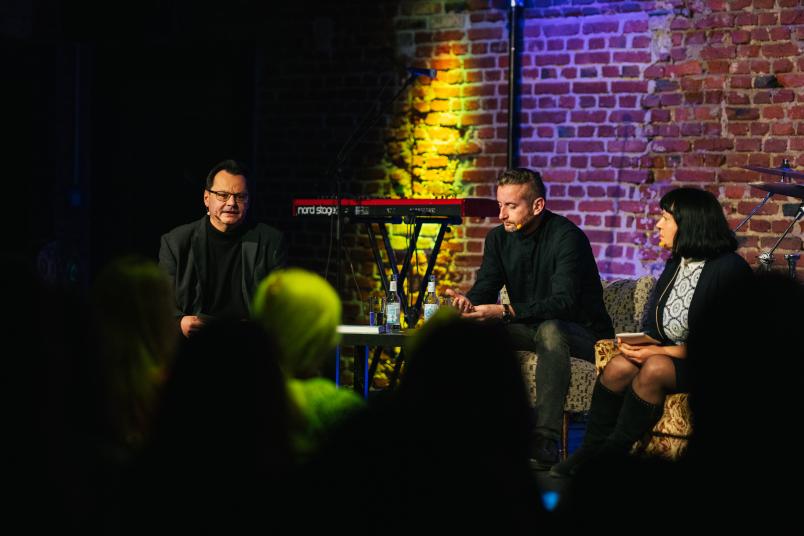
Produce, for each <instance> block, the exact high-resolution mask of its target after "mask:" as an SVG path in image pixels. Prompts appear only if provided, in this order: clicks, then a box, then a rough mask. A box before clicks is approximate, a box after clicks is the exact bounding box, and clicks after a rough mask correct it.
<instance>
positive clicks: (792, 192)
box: [751, 182, 804, 199]
mask: <svg viewBox="0 0 804 536" xmlns="http://www.w3.org/2000/svg"><path fill="white" fill-rule="evenodd" d="M751 186H752V187H754V188H758V189H760V190H765V191H766V192H771V193H774V194H780V195H789V196H790V197H798V198H799V199H804V184H792V183H789V182H752V183H751Z"/></svg>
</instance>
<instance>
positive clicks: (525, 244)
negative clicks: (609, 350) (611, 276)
mask: <svg viewBox="0 0 804 536" xmlns="http://www.w3.org/2000/svg"><path fill="white" fill-rule="evenodd" d="M503 285H505V287H506V289H507V290H508V295H509V296H510V299H511V307H513V309H514V311H515V313H516V316H515V318H514V322H517V323H523V324H529V325H536V324H539V323H541V322H543V321H545V320H565V321H569V322H575V323H577V324H580V325H582V326H584V327H586V328H587V329H589V330H590V331H591V332H592V333H593V334H594V335H595V336H596V337H597V338H599V339H604V338H611V337H613V336H614V328H613V327H612V324H611V318H609V315H608V313H607V312H606V307H605V305H604V304H603V288H602V286H601V284H600V273H599V272H598V270H597V263H596V262H595V257H594V254H593V253H592V246H591V245H590V244H589V239H588V238H586V235H585V234H584V233H583V231H581V230H580V229H579V228H578V227H577V226H576V225H575V224H574V223H572V222H571V221H570V220H568V219H567V218H565V217H563V216H559V215H558V214H554V213H552V212H550V211H549V210H545V211H544V212H543V216H542V221H541V223H540V224H539V226H538V228H537V229H536V231H534V232H533V233H531V234H525V233H523V232H520V231H517V232H513V233H509V232H506V231H505V228H504V227H503V226H502V225H500V226H499V227H495V228H494V229H492V230H491V231H489V234H488V235H486V243H485V250H484V252H483V263H482V265H481V267H480V270H479V271H478V274H477V281H476V282H475V285H474V286H473V287H472V290H470V291H469V292H468V293H467V297H468V298H469V299H470V300H471V301H472V303H476V304H484V303H497V298H498V294H499V292H500V289H501V288H502V286H503Z"/></svg>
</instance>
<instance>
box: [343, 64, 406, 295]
mask: <svg viewBox="0 0 804 536" xmlns="http://www.w3.org/2000/svg"><path fill="white" fill-rule="evenodd" d="M418 76H419V74H418V73H413V72H412V73H410V74H409V75H408V78H407V80H405V83H404V84H403V85H402V87H401V88H400V89H399V91H397V92H396V94H394V96H393V97H392V98H391V100H389V101H387V102H386V103H385V106H382V105H381V104H382V102H381V97H382V94H383V93H384V92H385V88H386V87H387V86H388V83H387V82H386V84H384V85H383V87H382V88H381V89H380V92H379V94H378V96H377V100H376V101H374V106H372V107H371V108H369V110H368V111H367V112H366V115H364V116H363V118H362V119H361V120H360V123H358V125H357V128H355V130H354V131H352V134H351V135H350V136H349V137H348V138H347V139H346V142H345V143H344V144H343V147H341V150H340V151H338V155H337V156H336V157H335V163H334V171H331V172H330V175H334V177H335V206H336V209H335V210H336V212H335V247H336V248H337V250H338V251H337V254H336V259H337V261H336V262H337V269H336V275H335V278H336V279H335V289H336V290H337V292H338V294H340V293H341V290H342V289H343V242H342V240H343V210H342V206H341V201H342V199H343V167H344V165H345V164H346V160H347V158H348V157H349V155H350V154H351V153H352V151H354V150H355V148H357V145H358V143H360V141H362V140H363V138H364V137H365V136H366V134H368V132H369V130H371V128H372V127H373V126H374V125H375V124H376V123H377V121H378V120H379V119H380V117H382V113H383V109H384V108H385V107H388V106H391V105H392V104H393V103H394V102H396V100H397V99H398V98H399V96H400V95H402V93H403V92H404V91H405V90H406V89H407V88H408V87H409V86H410V85H411V84H413V82H414V81H415V80H416V78H418ZM330 169H333V168H330ZM386 290H387V289H386Z"/></svg>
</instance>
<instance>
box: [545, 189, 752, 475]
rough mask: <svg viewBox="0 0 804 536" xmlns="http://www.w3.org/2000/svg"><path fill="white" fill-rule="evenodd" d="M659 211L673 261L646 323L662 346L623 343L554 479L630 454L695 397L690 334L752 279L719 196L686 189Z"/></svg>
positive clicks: (675, 192) (662, 234)
mask: <svg viewBox="0 0 804 536" xmlns="http://www.w3.org/2000/svg"><path fill="white" fill-rule="evenodd" d="M660 206H661V209H662V214H661V216H660V218H659V221H658V222H657V223H656V229H658V231H659V238H660V242H659V243H660V245H662V246H663V247H666V248H668V249H670V250H671V252H672V255H671V257H670V259H669V260H668V261H667V264H666V265H665V268H664V271H663V272H662V274H661V276H660V277H659V280H658V282H657V283H656V286H655V287H654V289H653V293H652V295H651V298H650V302H649V304H648V307H647V309H646V314H645V317H644V318H643V319H642V330H643V331H644V332H645V333H646V334H648V335H650V336H651V337H652V338H653V339H655V342H654V343H653V344H639V345H637V344H628V343H626V342H624V341H622V340H618V341H617V342H618V344H619V354H618V355H617V356H615V357H614V358H612V360H611V361H609V363H608V364H607V365H606V368H605V369H604V370H603V373H602V374H601V375H600V377H599V378H598V381H597V383H596V384H595V389H594V391H593V393H592V407H591V409H590V412H589V420H588V422H587V429H586V435H585V437H584V441H583V444H582V445H581V447H580V448H579V449H578V450H577V451H576V452H575V453H573V455H572V456H570V457H569V458H568V459H567V460H565V461H563V462H561V463H559V464H556V465H554V466H553V468H552V469H551V470H550V474H552V475H553V476H558V477H560V476H570V475H573V474H575V473H576V472H577V470H578V468H579V467H581V466H582V465H583V464H584V463H585V462H587V461H589V460H590V459H592V458H594V457H596V456H598V455H600V454H603V453H606V454H610V455H616V454H626V453H628V451H629V450H630V448H631V446H632V445H633V444H634V442H635V441H637V440H638V439H640V438H641V437H642V436H643V435H644V434H645V433H647V432H648V431H650V429H651V428H653V426H654V425H655V424H656V422H657V421H658V420H659V418H660V417H661V416H662V411H663V407H664V398H665V396H666V395H668V394H671V393H679V392H688V391H689V386H690V377H689V369H688V367H689V364H688V362H687V361H686V357H687V348H686V340H687V334H688V333H689V330H690V328H691V327H693V326H695V325H696V324H697V323H699V322H701V320H703V318H704V315H705V311H706V310H707V309H708V308H709V307H711V306H712V305H713V304H715V303H716V302H717V300H718V297H719V296H723V295H724V294H723V293H724V292H726V291H728V290H729V289H732V288H734V287H735V286H736V285H738V284H739V283H740V282H744V281H747V280H748V279H749V278H750V277H751V269H750V268H749V266H748V264H747V263H746V262H745V260H743V258H742V257H740V256H739V255H737V254H736V253H735V250H736V249H737V240H736V238H735V237H734V234H733V233H732V232H731V230H729V226H728V223H727V222H726V218H725V216H724V215H723V208H722V207H721V206H720V203H718V201H717V199H716V198H715V196H714V195H712V194H711V193H709V192H707V191H704V190H698V189H694V188H679V189H677V190H672V191H670V192H668V193H667V194H666V195H665V196H664V197H662V199H661V201H660Z"/></svg>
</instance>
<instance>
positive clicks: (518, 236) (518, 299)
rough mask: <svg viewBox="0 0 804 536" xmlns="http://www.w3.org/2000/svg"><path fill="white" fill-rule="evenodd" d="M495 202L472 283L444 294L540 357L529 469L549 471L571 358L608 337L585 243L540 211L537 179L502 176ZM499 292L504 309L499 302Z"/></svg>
mask: <svg viewBox="0 0 804 536" xmlns="http://www.w3.org/2000/svg"><path fill="white" fill-rule="evenodd" d="M497 202H498V203H499V205H500V220H501V221H502V225H500V226H499V227H496V228H494V229H492V230H491V231H490V232H489V234H488V235H487V236H486V242H485V249H484V253H483V263H482V265H481V267H480V270H479V272H478V274H477V281H476V282H475V284H474V286H473V287H472V289H471V290H470V291H469V292H468V293H467V294H466V295H465V296H464V295H461V294H458V293H456V292H454V291H452V290H448V291H447V294H449V295H451V296H452V297H453V304H454V305H455V306H456V307H458V309H459V310H460V311H461V312H462V314H463V316H465V317H467V318H473V319H476V320H479V321H503V322H506V323H507V324H508V332H509V334H510V336H511V338H512V340H513V342H514V344H515V347H516V348H517V349H521V350H530V351H533V352H536V353H537V354H538V355H539V360H538V362H537V365H536V405H535V408H534V430H533V441H532V445H531V458H532V461H533V465H534V467H536V468H538V469H549V468H550V466H551V465H553V464H554V463H556V462H558V439H559V437H560V435H561V423H562V417H563V410H564V399H565V398H566V396H567V391H568V389H569V381H570V361H569V358H570V355H572V356H574V357H580V358H583V359H586V360H588V361H594V344H595V341H596V340H597V339H602V338H610V337H613V336H614V330H613V328H612V324H611V319H610V318H609V315H608V313H607V312H606V308H605V306H604V304H603V289H602V287H601V284H600V274H599V273H598V270H597V264H596V262H595V258H594V255H593V253H592V247H591V246H590V244H589V240H588V239H587V238H586V235H584V233H583V232H582V231H581V230H580V229H579V228H578V227H577V226H576V225H575V224H574V223H572V222H571V221H569V220H568V219H567V218H564V217H563V216H559V215H558V214H554V213H552V212H550V211H549V210H547V209H546V208H545V188H544V183H543V182H542V178H541V176H540V175H539V173H537V172H534V171H531V170H529V169H521V168H520V169H509V170H506V171H504V172H503V173H502V174H501V175H500V177H499V179H498V180H497ZM503 285H505V287H506V289H507V291H508V295H509V297H510V301H511V304H510V305H500V304H498V303H497V301H498V295H499V292H500V289H501V288H502V287H503Z"/></svg>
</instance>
